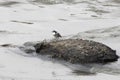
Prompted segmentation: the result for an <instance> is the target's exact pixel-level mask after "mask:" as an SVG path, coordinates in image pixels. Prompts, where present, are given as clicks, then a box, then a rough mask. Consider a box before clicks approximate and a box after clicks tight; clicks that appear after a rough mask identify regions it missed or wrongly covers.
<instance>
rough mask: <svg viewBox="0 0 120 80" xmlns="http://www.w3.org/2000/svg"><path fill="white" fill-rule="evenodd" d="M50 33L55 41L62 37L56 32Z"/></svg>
mask: <svg viewBox="0 0 120 80" xmlns="http://www.w3.org/2000/svg"><path fill="white" fill-rule="evenodd" d="M52 32H53V36H54V37H55V38H56V39H58V38H60V37H62V36H61V35H60V33H58V32H57V31H55V30H53V31H52Z"/></svg>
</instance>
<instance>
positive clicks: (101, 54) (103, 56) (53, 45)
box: [34, 39, 118, 63]
mask: <svg viewBox="0 0 120 80" xmlns="http://www.w3.org/2000/svg"><path fill="white" fill-rule="evenodd" d="M34 47H35V50H36V53H38V54H41V55H51V57H52V58H56V59H62V60H65V61H69V62H71V63H106V62H113V61H117V60H118V56H117V55H116V51H115V50H112V49H111V48H110V47H108V46H106V45H104V44H102V43H98V42H94V41H89V40H82V39H66V40H57V41H50V42H41V43H37V44H35V46H34Z"/></svg>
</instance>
